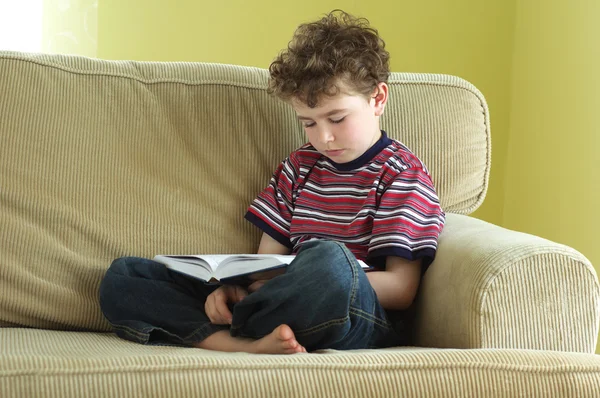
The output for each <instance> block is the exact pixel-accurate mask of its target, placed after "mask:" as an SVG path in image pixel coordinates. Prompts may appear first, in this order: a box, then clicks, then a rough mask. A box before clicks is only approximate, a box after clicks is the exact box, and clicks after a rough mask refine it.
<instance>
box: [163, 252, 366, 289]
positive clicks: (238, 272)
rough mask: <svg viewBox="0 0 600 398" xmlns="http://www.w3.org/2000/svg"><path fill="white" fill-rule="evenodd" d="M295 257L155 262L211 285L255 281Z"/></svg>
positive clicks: (177, 258) (179, 258)
mask: <svg viewBox="0 0 600 398" xmlns="http://www.w3.org/2000/svg"><path fill="white" fill-rule="evenodd" d="M294 257H296V256H295V255H279V254H197V255H164V254H161V255H158V256H155V257H154V261H156V262H159V263H161V264H164V265H165V266H166V267H167V268H169V269H171V270H173V271H176V272H180V273H182V274H186V275H189V276H192V277H194V278H198V279H201V280H202V281H204V282H206V283H209V284H245V283H249V282H251V281H252V279H251V276H252V274H255V273H259V272H267V271H272V270H276V269H279V268H284V267H287V266H288V265H289V264H290V263H291V262H292V260H294ZM358 262H359V263H360V265H361V267H363V269H365V270H367V269H370V268H371V267H369V266H368V265H367V264H366V263H364V262H363V261H361V260H359V261H358Z"/></svg>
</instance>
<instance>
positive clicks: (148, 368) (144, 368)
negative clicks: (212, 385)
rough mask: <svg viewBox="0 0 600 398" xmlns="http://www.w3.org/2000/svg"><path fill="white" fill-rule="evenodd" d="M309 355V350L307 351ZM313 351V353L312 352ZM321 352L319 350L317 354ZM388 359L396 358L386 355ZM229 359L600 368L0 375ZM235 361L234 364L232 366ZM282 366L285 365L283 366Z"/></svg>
mask: <svg viewBox="0 0 600 398" xmlns="http://www.w3.org/2000/svg"><path fill="white" fill-rule="evenodd" d="M308 355H310V354H308ZM313 355H314V354H313ZM319 355H322V354H319ZM579 355H591V354H579ZM389 359H390V360H393V359H396V358H389ZM221 362H228V363H227V366H228V370H230V371H231V370H246V369H248V370H268V371H272V370H273V364H274V363H277V365H278V366H281V367H280V368H279V369H280V370H286V369H290V370H297V369H307V370H312V369H319V370H331V369H336V370H344V371H349V372H352V371H353V372H364V371H377V372H381V371H382V370H384V371H385V370H388V371H397V370H404V369H411V370H412V369H418V370H423V369H424V370H428V369H444V370H446V371H447V370H448V369H456V368H460V369H487V370H504V371H517V372H522V371H533V372H534V373H536V374H538V373H539V372H540V371H545V372H548V371H550V374H554V375H556V374H560V373H567V374H571V373H573V372H577V373H578V374H582V373H589V374H598V375H600V370H599V369H598V366H597V365H583V366H579V365H562V364H561V365H548V366H546V365H544V366H540V365H522V364H520V365H513V364H498V363H473V362H449V363H448V362H445V363H440V364H432V363H412V364H405V363H403V364H394V363H387V364H365V363H362V364H347V363H343V364H342V363H333V364H332V363H319V364H315V363H313V364H305V363H292V362H287V363H283V362H281V361H277V362H274V363H264V364H263V363H260V364H259V363H256V362H254V363H249V364H248V365H245V364H242V363H240V362H239V361H235V364H234V363H232V362H233V361H219V363H211V364H208V363H202V364H198V363H190V364H184V365H179V364H174V365H165V364H158V365H149V364H140V365H133V367H131V366H132V365H125V366H121V367H119V365H114V364H112V365H111V366H107V367H103V368H101V367H94V368H93V369H89V370H86V369H28V370H10V371H4V372H0V378H1V377H15V376H40V375H77V374H111V373H119V374H120V373H122V372H123V371H127V372H131V373H133V372H135V373H144V372H148V373H155V372H156V371H161V372H164V371H177V372H180V371H182V370H190V371H198V370H199V369H202V370H213V371H219V372H221V371H223V363H221ZM232 365H235V366H232ZM283 366H285V367H283Z"/></svg>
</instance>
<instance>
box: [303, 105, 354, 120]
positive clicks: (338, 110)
mask: <svg viewBox="0 0 600 398" xmlns="http://www.w3.org/2000/svg"><path fill="white" fill-rule="evenodd" d="M345 110H346V109H344V108H342V109H333V110H330V111H329V112H327V113H325V114H324V115H321V116H322V117H327V116H331V115H333V114H335V113H339V112H344V111H345ZM297 117H298V120H312V119H311V118H310V117H306V116H302V115H298V116H297Z"/></svg>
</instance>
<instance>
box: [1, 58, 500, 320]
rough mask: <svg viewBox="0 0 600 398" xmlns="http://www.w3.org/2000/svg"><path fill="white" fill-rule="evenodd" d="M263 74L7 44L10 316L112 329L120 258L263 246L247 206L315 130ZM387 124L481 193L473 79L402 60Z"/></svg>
mask: <svg viewBox="0 0 600 398" xmlns="http://www.w3.org/2000/svg"><path fill="white" fill-rule="evenodd" d="M266 82H267V72H266V70H263V69H258V68H250V67H241V66H231V65H217V64H202V63H158V62H130V61H103V60H94V59H87V58H82V57H74V56H61V55H41V54H24V53H13V52H0V139H1V141H0V142H1V144H0V291H1V292H2V294H1V295H0V325H2V326H19V325H23V326H32V327H44V328H56V329H88V330H108V324H107V323H106V321H105V320H104V319H103V317H102V315H101V313H100V310H99V307H98V300H97V292H98V285H99V283H100V281H101V279H102V276H103V275H104V272H105V270H106V268H108V266H109V264H110V262H111V261H112V259H114V258H116V257H121V256H128V255H136V256H145V257H152V256H153V255H155V254H159V253H209V252H213V253H219V252H220V253H244V252H254V251H255V250H256V248H257V244H258V239H259V236H260V233H259V231H258V230H257V229H256V228H255V227H253V226H252V225H250V223H248V222H246V221H245V220H244V218H243V216H244V213H245V211H246V209H247V206H248V204H249V203H250V201H251V200H252V199H253V198H254V197H255V196H256V194H257V193H258V192H259V191H260V190H262V189H263V188H264V187H265V186H266V185H267V183H268V181H269V178H270V176H271V174H272V172H273V170H274V168H275V167H276V165H277V164H278V163H279V162H280V161H281V160H282V159H284V158H285V157H286V155H287V154H288V153H289V152H291V151H292V150H293V149H295V148H297V147H299V146H300V145H302V144H303V143H304V142H305V138H304V134H303V131H302V129H301V126H300V124H299V122H298V121H297V120H296V118H295V114H294V112H293V111H292V109H291V108H290V107H288V106H287V105H285V104H283V103H281V102H279V101H278V100H276V99H274V98H272V97H270V96H269V95H268V94H267V93H266V89H265V87H266ZM382 128H383V129H385V130H386V131H387V132H388V133H389V135H390V136H391V137H392V138H396V139H399V140H401V141H402V142H404V143H405V144H406V145H407V146H408V147H410V148H411V149H412V150H413V151H414V152H415V153H416V154H417V155H418V156H420V157H421V158H422V159H423V160H424V161H425V163H426V165H427V166H428V168H429V170H430V172H431V174H432V176H433V179H434V182H435V184H436V186H437V189H438V193H439V196H440V198H441V202H442V205H443V207H444V209H445V210H446V211H447V212H455V213H463V214H466V213H470V212H472V211H473V210H474V209H475V208H477V206H479V204H480V203H481V202H482V200H483V198H484V196H485V192H486V188H487V184H488V176H489V168H490V133H489V118H488V111H487V106H486V103H485V100H484V98H483V97H482V95H481V94H480V93H479V91H478V90H477V89H476V88H474V87H473V86H472V85H471V84H469V83H467V82H465V81H464V80H461V79H459V78H456V77H451V76H442V75H426V74H401V73H394V74H393V75H392V77H391V79H390V102H389V104H388V107H387V109H386V113H385V115H384V117H383V119H382ZM166 299H168V298H166Z"/></svg>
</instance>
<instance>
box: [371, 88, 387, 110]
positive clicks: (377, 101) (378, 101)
mask: <svg viewBox="0 0 600 398" xmlns="http://www.w3.org/2000/svg"><path fill="white" fill-rule="evenodd" d="M387 100H388V86H387V84H385V83H383V82H381V83H378V84H377V87H376V88H375V91H374V92H373V96H372V97H371V102H372V103H373V110H374V111H375V116H381V115H383V111H384V109H385V104H387Z"/></svg>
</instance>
